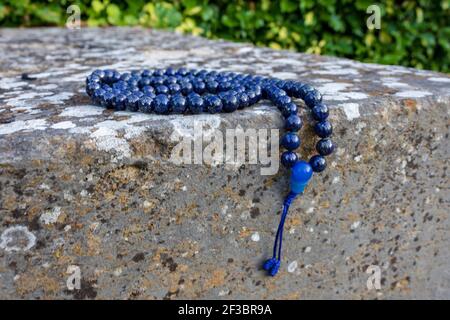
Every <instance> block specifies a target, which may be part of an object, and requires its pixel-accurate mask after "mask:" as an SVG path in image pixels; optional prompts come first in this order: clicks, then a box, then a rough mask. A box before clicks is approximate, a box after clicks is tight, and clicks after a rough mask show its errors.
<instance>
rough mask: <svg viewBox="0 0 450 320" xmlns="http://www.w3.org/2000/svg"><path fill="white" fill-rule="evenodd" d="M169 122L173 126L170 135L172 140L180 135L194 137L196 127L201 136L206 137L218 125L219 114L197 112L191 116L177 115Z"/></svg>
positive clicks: (177, 139) (211, 133)
mask: <svg viewBox="0 0 450 320" xmlns="http://www.w3.org/2000/svg"><path fill="white" fill-rule="evenodd" d="M170 123H171V124H172V126H173V131H172V135H171V137H170V138H171V139H172V141H179V139H180V137H184V138H192V139H194V138H196V136H195V131H196V129H200V128H201V130H202V133H203V137H205V138H208V137H210V136H212V135H213V134H214V131H215V130H216V129H218V128H219V127H220V124H221V119H220V116H218V115H214V114H199V115H197V116H193V117H183V116H178V117H175V118H173V119H172V120H171V121H170Z"/></svg>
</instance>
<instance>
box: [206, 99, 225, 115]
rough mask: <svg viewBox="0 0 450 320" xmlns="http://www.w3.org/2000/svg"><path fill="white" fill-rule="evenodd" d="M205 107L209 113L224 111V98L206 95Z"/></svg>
mask: <svg viewBox="0 0 450 320" xmlns="http://www.w3.org/2000/svg"><path fill="white" fill-rule="evenodd" d="M204 100H205V109H206V111H208V112H209V113H219V112H220V111H222V107H223V105H222V100H221V99H220V98H219V97H218V96H216V95H207V96H206V97H205V99H204Z"/></svg>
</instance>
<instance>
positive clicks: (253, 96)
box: [245, 90, 259, 104]
mask: <svg viewBox="0 0 450 320" xmlns="http://www.w3.org/2000/svg"><path fill="white" fill-rule="evenodd" d="M245 94H246V95H247V97H248V103H249V104H255V103H257V102H258V101H259V97H258V96H257V95H256V92H255V91H253V90H247V91H245Z"/></svg>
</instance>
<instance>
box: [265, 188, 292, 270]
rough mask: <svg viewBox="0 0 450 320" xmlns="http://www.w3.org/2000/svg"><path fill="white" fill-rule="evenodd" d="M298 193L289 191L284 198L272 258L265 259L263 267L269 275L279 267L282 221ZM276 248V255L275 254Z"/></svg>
mask: <svg viewBox="0 0 450 320" xmlns="http://www.w3.org/2000/svg"><path fill="white" fill-rule="evenodd" d="M297 195H298V193H293V192H289V194H288V195H287V196H286V198H285V199H284V203H283V211H282V214H281V218H280V223H279V224H278V230H277V234H276V236H275V243H274V246H273V255H272V258H271V259H269V260H267V261H266V262H265V263H264V265H263V269H264V270H266V271H268V272H269V274H270V275H271V276H275V275H276V274H277V273H278V270H279V269H280V264H281V248H282V246H283V230H284V222H285V221H286V217H287V214H288V212H289V207H290V205H291V203H292V201H293V200H294V199H295V198H296V197H297ZM277 249H278V256H277Z"/></svg>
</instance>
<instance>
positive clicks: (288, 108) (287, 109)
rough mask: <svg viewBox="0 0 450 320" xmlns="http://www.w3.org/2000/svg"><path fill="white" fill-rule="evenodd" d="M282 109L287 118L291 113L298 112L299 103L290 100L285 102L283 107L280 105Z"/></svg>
mask: <svg viewBox="0 0 450 320" xmlns="http://www.w3.org/2000/svg"><path fill="white" fill-rule="evenodd" d="M280 111H281V114H282V115H283V116H284V117H285V118H287V117H289V116H290V115H293V114H297V111H298V109H297V105H296V104H295V103H293V102H290V103H288V104H285V105H283V106H282V107H280Z"/></svg>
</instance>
